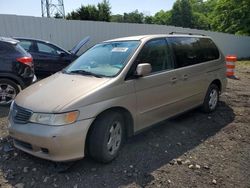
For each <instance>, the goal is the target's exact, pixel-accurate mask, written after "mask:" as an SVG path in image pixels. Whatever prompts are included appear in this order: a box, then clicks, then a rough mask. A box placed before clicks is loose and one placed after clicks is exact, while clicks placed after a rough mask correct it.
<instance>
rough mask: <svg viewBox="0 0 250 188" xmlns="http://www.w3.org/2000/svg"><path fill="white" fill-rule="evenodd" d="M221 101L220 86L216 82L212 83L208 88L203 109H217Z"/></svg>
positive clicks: (207, 110) (210, 110) (205, 110)
mask: <svg viewBox="0 0 250 188" xmlns="http://www.w3.org/2000/svg"><path fill="white" fill-rule="evenodd" d="M218 101H219V88H218V86H217V85H215V84H211V85H210V86H209V88H208V90H207V94H206V96H205V99H204V102H203V105H202V109H203V111H204V112H207V113H209V112H212V111H214V110H215V109H216V107H217V105H218Z"/></svg>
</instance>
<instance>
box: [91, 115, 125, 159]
mask: <svg viewBox="0 0 250 188" xmlns="http://www.w3.org/2000/svg"><path fill="white" fill-rule="evenodd" d="M91 127H92V128H91V130H90V134H89V137H88V152H89V155H90V156H91V157H92V158H93V159H94V160H96V161H98V162H101V163H108V162H111V161H112V160H113V159H115V158H116V157H117V155H118V153H119V151H120V149H121V146H122V145H123V143H124V139H125V130H124V127H125V126H124V118H123V116H122V115H121V114H119V113H117V112H107V113H104V114H103V115H101V116H100V117H98V118H97V119H96V120H95V121H94V124H93V125H92V126H91Z"/></svg>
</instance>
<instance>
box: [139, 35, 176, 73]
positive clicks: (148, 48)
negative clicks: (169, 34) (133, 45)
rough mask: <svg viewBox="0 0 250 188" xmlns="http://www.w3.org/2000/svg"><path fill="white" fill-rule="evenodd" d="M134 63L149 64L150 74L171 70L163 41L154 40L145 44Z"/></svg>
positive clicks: (165, 43)
mask: <svg viewBox="0 0 250 188" xmlns="http://www.w3.org/2000/svg"><path fill="white" fill-rule="evenodd" d="M136 61H137V62H139V63H149V64H151V66H152V72H158V71H162V70H166V69H171V68H173V66H172V64H171V59H170V53H169V50H168V47H167V42H166V40H165V39H156V40H151V41H149V42H147V43H146V44H145V45H144V47H143V49H142V50H141V52H140V53H139V55H138V57H137V60H136Z"/></svg>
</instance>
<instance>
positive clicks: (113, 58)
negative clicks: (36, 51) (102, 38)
mask: <svg viewBox="0 0 250 188" xmlns="http://www.w3.org/2000/svg"><path fill="white" fill-rule="evenodd" d="M139 44H140V42H139V41H121V42H106V43H101V44H97V45H95V46H94V47H92V48H91V49H89V50H88V51H87V52H85V53H84V54H82V55H81V56H80V57H79V58H77V59H76V60H75V61H74V62H73V63H72V64H71V65H70V66H68V67H67V68H66V69H65V70H64V72H66V73H79V74H85V75H98V76H107V77H113V76H116V75H117V74H118V73H119V72H120V71H121V70H122V69H123V67H124V66H125V65H126V63H127V61H128V59H129V57H130V56H131V55H132V54H133V52H134V51H135V50H136V48H137V47H138V46H139ZM86 73H87V74H86Z"/></svg>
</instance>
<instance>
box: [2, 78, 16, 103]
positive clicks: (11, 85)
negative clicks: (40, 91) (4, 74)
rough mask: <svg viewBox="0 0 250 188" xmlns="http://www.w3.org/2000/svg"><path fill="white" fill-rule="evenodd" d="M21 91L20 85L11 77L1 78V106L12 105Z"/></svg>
mask: <svg viewBox="0 0 250 188" xmlns="http://www.w3.org/2000/svg"><path fill="white" fill-rule="evenodd" d="M19 92H20V89H19V87H18V85H17V84H16V83H15V82H13V81H12V80H9V79H0V106H6V105H10V103H11V102H12V101H13V100H14V99H15V97H16V95H17V94H18V93H19Z"/></svg>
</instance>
